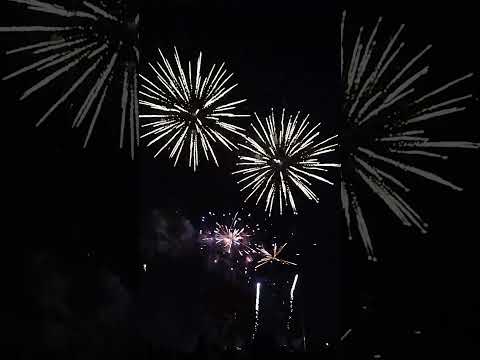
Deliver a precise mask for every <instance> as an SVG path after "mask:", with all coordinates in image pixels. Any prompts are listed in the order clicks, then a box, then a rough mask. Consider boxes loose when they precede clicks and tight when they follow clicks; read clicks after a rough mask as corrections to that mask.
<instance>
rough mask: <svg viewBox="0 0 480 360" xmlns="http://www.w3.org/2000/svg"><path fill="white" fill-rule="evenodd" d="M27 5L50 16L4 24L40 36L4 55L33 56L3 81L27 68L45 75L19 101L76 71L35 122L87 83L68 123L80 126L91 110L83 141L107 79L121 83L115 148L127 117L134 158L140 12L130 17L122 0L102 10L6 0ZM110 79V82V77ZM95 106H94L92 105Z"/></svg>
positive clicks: (82, 4)
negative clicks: (43, 22)
mask: <svg viewBox="0 0 480 360" xmlns="http://www.w3.org/2000/svg"><path fill="white" fill-rule="evenodd" d="M7 1H9V2H11V3H17V4H20V5H24V6H26V10H29V11H32V12H34V13H36V14H38V15H40V14H47V15H49V17H51V21H50V22H49V24H48V25H45V26H44V25H39V26H5V27H0V32H7V33H35V34H39V35H42V34H43V35H44V38H43V39H40V40H38V41H35V42H33V43H31V44H30V45H27V46H22V47H19V48H16V49H13V50H10V51H7V54H16V53H22V52H29V53H30V54H31V55H33V57H34V58H35V60H33V61H32V63H31V64H30V65H28V66H25V67H23V68H21V69H19V70H17V71H15V72H14V73H12V74H10V75H7V76H5V77H4V78H3V80H8V79H11V78H14V77H16V76H18V75H21V74H24V73H27V72H36V73H41V72H43V73H44V74H45V76H44V77H43V79H42V80H40V81H39V82H37V83H36V84H35V85H34V86H32V87H31V88H29V89H28V90H26V91H25V92H24V94H23V95H22V97H21V100H23V99H25V98H26V97H28V96H30V95H31V94H33V93H35V92H36V91H38V90H40V89H42V88H44V87H45V86H47V85H49V84H50V83H52V82H55V81H56V80H57V79H60V78H61V77H62V76H67V74H70V75H72V74H76V76H75V77H74V80H73V81H72V83H71V84H70V86H68V88H67V89H66V90H65V92H64V93H63V95H62V96H61V97H60V98H59V99H58V100H57V101H56V102H55V103H54V104H53V105H52V106H51V107H50V108H49V110H48V111H47V112H46V113H45V114H44V115H43V116H42V117H41V118H40V120H38V122H37V126H38V125H40V124H42V123H43V122H44V121H45V120H46V119H47V118H48V117H49V116H50V115H51V114H52V113H53V112H54V111H55V110H56V109H57V108H58V107H60V106H61V105H62V104H64V103H65V102H67V100H69V99H71V98H72V97H73V94H74V93H75V92H78V93H82V91H81V90H80V89H81V87H82V85H84V86H87V87H88V95H87V96H86V98H85V99H84V102H83V104H82V106H81V107H80V108H79V110H78V112H77V113H76V116H75V118H74V120H73V125H72V126H73V127H79V126H80V125H81V124H82V123H83V121H84V119H85V118H86V117H87V115H88V114H89V113H92V118H91V121H90V126H89V129H88V133H87V136H86V138H85V142H84V147H85V146H86V145H87V143H88V141H89V139H90V136H91V135H92V131H93V128H94V126H95V123H96V121H97V119H98V117H99V114H100V112H101V109H102V106H103V104H104V101H105V98H106V95H107V91H108V90H109V88H111V87H112V83H114V82H116V81H118V82H121V83H122V96H121V100H120V103H121V110H122V117H121V125H120V147H122V146H123V144H124V137H125V136H124V133H125V127H126V121H127V119H128V122H129V128H130V151H131V155H132V158H133V156H134V147H135V144H137V145H138V142H139V133H138V128H139V124H138V105H137V73H136V65H137V62H138V57H139V53H138V49H137V47H136V40H137V27H138V23H139V16H138V14H136V17H130V16H129V14H128V12H127V9H126V6H125V5H124V4H123V3H122V2H121V1H114V2H112V3H111V4H110V5H112V6H111V8H112V9H113V10H112V11H110V10H107V8H106V6H105V5H104V4H103V2H99V1H96V4H94V3H92V2H89V1H83V2H80V5H79V6H78V8H77V9H70V8H68V7H65V6H61V5H58V4H54V3H50V2H46V1H36V0H7ZM114 79H115V80H114ZM95 104H96V105H95Z"/></svg>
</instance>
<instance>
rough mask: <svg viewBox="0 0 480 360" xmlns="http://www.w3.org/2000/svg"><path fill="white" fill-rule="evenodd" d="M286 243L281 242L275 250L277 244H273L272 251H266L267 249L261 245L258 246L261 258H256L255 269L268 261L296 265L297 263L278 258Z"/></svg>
mask: <svg viewBox="0 0 480 360" xmlns="http://www.w3.org/2000/svg"><path fill="white" fill-rule="evenodd" d="M286 245H287V243H285V244H283V245H282V246H280V248H279V249H278V251H277V244H273V252H271V253H270V252H268V251H267V250H265V248H263V247H262V248H260V249H259V253H260V255H261V256H262V258H261V259H260V260H258V263H257V265H255V269H258V268H259V267H261V266H263V265H265V264H269V263H273V262H278V263H280V264H283V265H297V264H295V263H293V262H291V261H287V260H283V259H280V257H279V255H280V253H281V252H282V250H283V249H284V248H285V246H286Z"/></svg>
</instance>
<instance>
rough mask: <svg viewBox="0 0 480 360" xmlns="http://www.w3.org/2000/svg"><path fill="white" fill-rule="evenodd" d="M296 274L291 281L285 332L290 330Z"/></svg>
mask: <svg viewBox="0 0 480 360" xmlns="http://www.w3.org/2000/svg"><path fill="white" fill-rule="evenodd" d="M297 280H298V274H295V277H294V279H293V284H292V287H291V288H290V312H289V314H288V321H287V330H290V322H291V321H292V315H293V295H294V291H295V287H296V286H297Z"/></svg>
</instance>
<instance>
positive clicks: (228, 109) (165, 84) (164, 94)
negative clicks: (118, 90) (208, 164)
mask: <svg viewBox="0 0 480 360" xmlns="http://www.w3.org/2000/svg"><path fill="white" fill-rule="evenodd" d="M158 51H159V53H160V56H161V62H158V61H156V62H155V63H150V64H149V65H150V68H151V69H152V71H153V73H154V74H155V80H149V79H148V78H147V77H146V76H143V75H140V78H141V80H142V82H143V83H142V85H141V90H140V95H141V96H142V99H141V100H140V104H141V105H143V106H145V107H146V108H147V109H148V110H149V112H148V113H144V114H141V115H140V118H142V119H147V120H148V119H152V121H151V122H147V123H145V124H143V125H142V127H145V128H147V129H148V131H147V132H146V133H144V134H143V135H142V136H141V137H142V138H143V137H153V139H152V140H151V141H150V142H149V143H148V146H151V145H153V144H155V143H157V142H158V143H160V144H161V147H160V149H159V150H158V152H157V153H156V154H155V157H156V156H158V155H159V154H160V153H161V152H162V151H163V150H167V151H169V158H170V159H173V158H174V159H175V160H174V166H176V164H177V162H178V160H179V158H180V155H181V154H182V151H183V150H185V152H186V153H188V166H189V167H193V170H194V171H195V170H196V169H197V167H198V165H199V161H200V156H201V153H202V152H203V156H204V157H205V159H206V160H207V161H210V160H213V161H214V162H215V164H216V165H217V166H219V164H218V160H217V157H216V155H215V151H214V146H216V145H217V144H221V145H222V146H223V147H225V148H227V149H228V150H229V151H233V150H237V149H238V147H237V145H235V142H234V140H233V139H231V137H234V136H242V135H243V133H244V129H243V128H242V127H241V126H238V125H235V124H233V123H232V121H231V120H232V119H235V118H243V117H250V115H245V114H237V113H236V112H235V109H236V108H237V106H238V105H240V104H242V103H244V102H245V101H246V99H242V100H237V101H225V99H226V98H227V95H229V94H230V92H231V91H232V90H233V89H234V88H235V87H237V85H238V84H234V85H231V86H230V85H227V84H228V81H229V80H230V79H231V77H232V76H233V74H228V73H227V70H226V69H225V63H222V64H221V65H220V66H217V64H214V65H213V66H212V67H211V68H210V71H209V72H208V75H207V76H205V74H202V69H201V66H202V53H201V52H200V55H199V56H198V59H197V61H196V68H195V69H192V64H191V62H188V68H187V67H185V68H184V67H182V63H181V61H180V57H179V55H178V52H177V49H176V48H175V56H174V57H175V65H176V67H175V65H174V66H173V67H172V65H171V64H170V62H169V61H168V60H167V58H166V57H165V56H164V55H163V53H162V51H161V50H160V49H159V50H158ZM174 69H175V70H174ZM199 148H200V150H199Z"/></svg>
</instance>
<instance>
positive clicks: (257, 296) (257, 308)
mask: <svg viewBox="0 0 480 360" xmlns="http://www.w3.org/2000/svg"><path fill="white" fill-rule="evenodd" d="M261 285H262V284H261V283H259V282H257V285H256V293H255V324H254V327H253V333H252V340H253V339H255V335H256V334H257V331H258V318H259V315H260V289H261Z"/></svg>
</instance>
